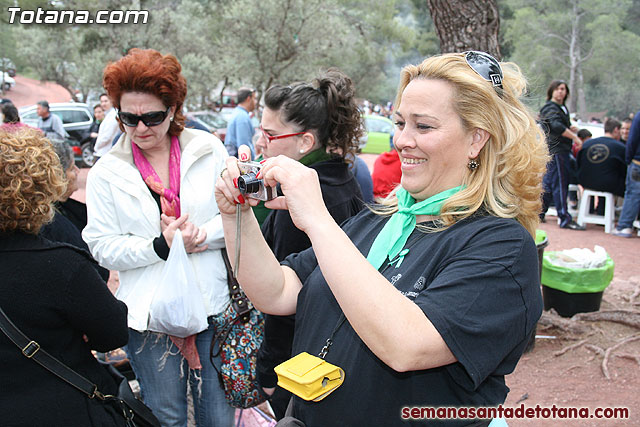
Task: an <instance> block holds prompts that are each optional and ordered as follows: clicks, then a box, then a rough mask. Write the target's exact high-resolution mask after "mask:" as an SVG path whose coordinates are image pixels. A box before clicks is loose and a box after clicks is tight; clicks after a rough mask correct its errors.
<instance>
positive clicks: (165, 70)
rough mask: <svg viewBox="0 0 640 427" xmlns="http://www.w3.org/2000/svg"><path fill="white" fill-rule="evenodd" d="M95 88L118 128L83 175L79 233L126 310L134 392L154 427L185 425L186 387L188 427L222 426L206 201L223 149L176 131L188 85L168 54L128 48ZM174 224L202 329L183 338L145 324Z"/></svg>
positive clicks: (218, 226)
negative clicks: (192, 424) (200, 306)
mask: <svg viewBox="0 0 640 427" xmlns="http://www.w3.org/2000/svg"><path fill="white" fill-rule="evenodd" d="M103 85H104V88H105V89H106V91H107V93H108V95H109V98H111V100H112V102H113V105H114V107H115V108H116V109H117V110H118V116H117V117H118V121H119V124H120V129H121V130H123V131H124V134H123V135H122V137H120V139H119V140H118V142H117V143H116V145H115V146H114V147H113V148H112V149H111V150H110V151H109V153H108V154H107V155H105V156H103V157H102V158H101V159H100V161H99V162H97V163H96V164H95V165H94V167H93V168H92V169H91V171H90V173H89V176H88V178H87V210H88V223H87V227H86V228H85V229H84V230H83V233H82V235H83V238H84V240H85V241H86V242H87V244H88V245H89V248H90V249H91V252H92V254H93V256H94V257H95V258H96V260H98V262H99V263H100V264H101V265H102V266H104V267H106V268H109V269H111V270H118V271H119V274H120V286H119V288H118V290H117V292H116V297H117V298H118V299H120V300H122V301H124V302H125V303H126V304H127V307H128V308H129V316H128V324H129V344H128V345H127V353H128V356H129V359H130V361H131V365H132V367H133V369H134V371H135V373H136V376H137V378H138V380H139V382H140V388H141V392H142V397H143V399H144V401H145V403H146V404H147V405H149V407H151V408H152V409H153V411H154V413H155V414H156V416H157V417H158V419H160V421H161V423H162V425H163V426H186V424H187V393H188V390H190V391H191V392H192V393H193V401H194V407H195V419H196V423H197V425H199V426H228V425H231V423H232V420H233V408H231V407H230V406H229V405H228V404H227V403H226V400H225V397H224V393H223V391H222V389H221V388H220V385H219V383H218V375H217V373H216V371H215V370H214V368H213V366H211V364H210V363H208V361H207V359H208V357H209V354H208V351H209V344H210V343H211V339H212V336H213V333H214V328H213V326H211V325H213V324H214V320H215V317H216V316H217V315H221V314H222V312H223V311H224V309H225V308H226V306H227V305H228V303H229V292H228V287H227V281H226V270H225V267H224V263H223V261H222V257H221V254H220V249H221V248H223V247H224V239H223V231H222V222H221V220H220V213H219V211H218V207H217V205H216V201H215V198H214V182H215V179H216V177H218V176H219V174H220V172H221V171H222V169H223V168H224V162H225V158H226V157H227V152H226V150H225V148H224V145H223V144H222V142H220V140H218V139H217V138H216V137H215V136H213V135H211V134H209V133H206V132H203V131H199V130H192V129H185V128H184V121H185V117H184V114H183V112H182V105H183V102H184V99H185V96H186V94H187V84H186V81H185V79H184V77H183V76H182V74H181V66H180V64H179V63H178V61H177V60H176V58H175V57H174V56H172V55H164V56H163V55H162V54H160V53H159V52H157V51H155V50H151V49H149V50H140V49H132V50H131V51H130V52H129V54H128V55H126V56H125V57H123V58H122V59H120V60H119V61H117V62H115V63H111V64H109V65H108V66H107V67H106V68H105V70H104V77H103ZM178 229H180V231H181V234H182V238H183V240H184V246H185V249H186V251H187V253H188V254H189V255H188V256H189V259H190V261H191V264H192V266H193V269H194V271H195V274H196V278H197V282H198V285H199V287H200V291H201V294H202V299H203V303H204V306H205V307H206V310H207V316H208V319H207V320H208V322H209V325H210V326H209V328H208V329H205V330H204V331H201V332H199V333H198V334H196V335H191V336H189V337H187V338H179V337H175V336H169V335H165V334H161V333H156V332H151V331H149V330H148V328H147V324H148V319H149V312H150V305H151V301H152V299H153V296H154V293H155V289H156V285H157V284H158V283H159V281H160V279H161V275H162V270H163V267H164V265H165V261H166V259H167V257H168V254H169V248H170V247H171V244H172V241H173V237H174V234H175V232H176V230H178ZM205 362H206V363H205ZM214 362H215V363H216V364H218V365H219V363H220V360H219V358H217V359H214Z"/></svg>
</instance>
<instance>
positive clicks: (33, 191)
mask: <svg viewBox="0 0 640 427" xmlns="http://www.w3.org/2000/svg"><path fill="white" fill-rule="evenodd" d="M66 189H67V181H66V179H65V177H64V171H63V170H62V166H61V164H60V159H59V158H58V156H57V154H56V153H55V151H54V149H53V146H52V145H51V143H50V142H49V140H48V139H47V138H45V137H44V136H43V135H42V132H40V131H39V130H36V129H25V130H20V131H18V132H15V133H9V132H4V131H0V232H4V233H7V232H13V231H24V232H27V233H32V234H38V232H39V231H40V228H41V227H42V226H43V225H44V224H46V223H47V222H49V221H51V219H52V218H53V215H54V209H53V202H54V201H56V200H58V199H60V197H61V196H62V195H63V194H64V192H65V191H66Z"/></svg>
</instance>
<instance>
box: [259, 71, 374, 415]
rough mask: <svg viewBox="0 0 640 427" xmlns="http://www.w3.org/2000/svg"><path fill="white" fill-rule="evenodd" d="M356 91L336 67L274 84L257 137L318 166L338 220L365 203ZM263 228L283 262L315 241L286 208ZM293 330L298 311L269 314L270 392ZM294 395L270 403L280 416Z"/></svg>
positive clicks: (265, 347)
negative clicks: (357, 173)
mask: <svg viewBox="0 0 640 427" xmlns="http://www.w3.org/2000/svg"><path fill="white" fill-rule="evenodd" d="M354 94H355V89H354V87H353V84H352V82H351V80H350V79H349V78H348V77H347V76H346V75H344V74H343V73H341V72H339V71H337V70H329V71H327V72H326V73H325V74H324V75H323V76H321V77H318V78H317V79H316V80H314V81H313V83H296V84H293V85H291V86H279V85H278V86H273V87H271V88H269V89H268V90H267V91H266V93H265V97H264V103H265V108H264V111H263V113H262V122H261V126H260V130H261V135H260V138H259V139H258V141H257V142H256V145H257V146H258V147H259V148H260V149H262V154H263V157H264V158H265V159H270V158H272V157H277V156H286V157H288V158H291V159H293V160H296V161H297V162H299V163H301V164H303V165H305V166H308V167H310V168H311V169H313V170H314V171H315V172H316V173H317V174H318V179H319V180H320V189H321V191H322V198H323V200H324V203H325V205H326V207H327V209H328V211H329V213H330V214H331V216H332V217H333V218H334V220H335V221H336V222H337V223H341V222H343V221H345V220H346V219H348V218H350V217H351V216H353V215H355V214H356V213H358V212H359V211H360V209H362V206H363V204H362V195H361V192H360V186H359V185H358V182H357V181H356V179H355V177H354V176H353V174H352V173H351V172H350V171H349V165H348V164H347V163H346V162H345V157H346V156H348V155H351V156H352V157H351V158H353V157H354V155H355V150H356V148H357V143H358V137H359V136H360V133H361V129H362V126H361V119H360V112H359V111H358V107H357V105H356V103H355V100H354ZM262 233H263V235H264V237H265V239H266V241H267V243H268V245H269V247H270V248H271V250H272V251H273V253H274V254H275V256H276V258H277V259H278V260H279V261H282V260H284V259H285V258H286V257H287V256H288V255H289V254H292V253H295V252H300V251H302V250H303V249H306V248H308V247H309V246H311V242H310V241H309V238H308V237H307V235H306V234H305V233H304V232H302V231H300V230H299V229H298V228H296V226H295V225H294V223H293V221H292V220H291V215H290V214H289V211H286V210H275V211H273V212H271V213H270V214H269V216H268V217H267V218H266V220H265V221H264V223H263V224H262ZM293 329H294V317H293V316H271V315H267V317H266V321H265V339H264V342H263V344H262V346H261V348H260V352H259V354H258V372H259V379H260V382H261V385H262V386H263V387H264V388H265V389H266V390H265V391H266V392H267V393H268V394H272V393H274V387H276V382H277V378H276V375H275V373H274V371H273V368H274V367H275V366H276V365H278V364H280V363H281V362H283V361H285V360H287V359H288V358H290V357H291V345H292V342H293ZM289 398H290V394H289V393H288V392H286V391H284V390H283V389H281V388H278V389H277V390H276V392H275V394H272V397H271V399H270V401H271V405H272V407H273V409H274V411H275V413H276V415H277V416H278V417H279V418H281V417H282V416H283V415H284V412H285V409H286V406H287V403H288V401H289Z"/></svg>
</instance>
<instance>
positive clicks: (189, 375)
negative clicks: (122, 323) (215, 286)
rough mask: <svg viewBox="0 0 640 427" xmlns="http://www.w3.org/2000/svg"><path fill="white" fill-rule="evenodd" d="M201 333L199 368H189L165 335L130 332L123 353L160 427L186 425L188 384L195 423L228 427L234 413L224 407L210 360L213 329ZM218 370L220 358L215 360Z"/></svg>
mask: <svg viewBox="0 0 640 427" xmlns="http://www.w3.org/2000/svg"><path fill="white" fill-rule="evenodd" d="M209 325H210V326H209V328H208V329H207V330H205V331H203V332H200V333H199V334H198V336H197V337H196V347H197V348H198V354H199V356H200V363H201V365H202V369H201V370H199V371H195V370H191V369H189V366H188V364H187V361H186V360H185V359H184V358H183V357H182V355H181V354H180V351H179V350H178V348H177V347H176V346H175V344H173V342H171V340H170V339H169V336H168V335H164V334H158V333H155V332H150V331H145V332H138V331H135V330H133V329H129V343H128V344H127V347H126V351H127V355H128V356H129V361H130V362H131V367H132V368H133V371H134V372H135V374H136V377H137V379H138V382H139V383H140V391H141V394H142V398H143V400H144V403H146V404H147V406H149V407H150V408H151V409H152V410H153V413H154V414H155V415H156V416H157V417H158V419H159V420H160V423H161V424H162V426H163V427H168V426H171V427H174V426H175V427H186V426H187V392H188V389H187V384H188V385H189V387H190V391H191V393H192V396H193V403H194V409H195V420H196V425H197V426H202V427H230V426H232V425H233V421H234V414H235V410H234V408H232V407H231V406H229V405H228V404H227V401H226V399H225V397H224V391H223V390H222V388H221V387H220V383H219V381H218V374H217V372H216V371H215V369H214V368H213V367H212V366H211V362H210V361H209V345H210V343H211V339H212V338H213V334H214V331H215V328H214V326H211V321H209ZM214 362H215V364H216V367H218V368H219V367H220V357H219V356H218V357H217V358H215V359H214Z"/></svg>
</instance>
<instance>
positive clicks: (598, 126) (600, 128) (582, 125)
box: [571, 121, 604, 138]
mask: <svg viewBox="0 0 640 427" xmlns="http://www.w3.org/2000/svg"><path fill="white" fill-rule="evenodd" d="M571 124H572V125H575V126H577V127H578V129H587V130H588V131H589V132H591V135H592V137H593V138H599V137H601V136H604V125H603V124H602V123H587V122H581V121H577V122H572V123H571Z"/></svg>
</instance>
